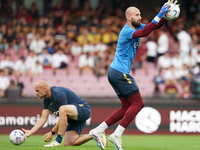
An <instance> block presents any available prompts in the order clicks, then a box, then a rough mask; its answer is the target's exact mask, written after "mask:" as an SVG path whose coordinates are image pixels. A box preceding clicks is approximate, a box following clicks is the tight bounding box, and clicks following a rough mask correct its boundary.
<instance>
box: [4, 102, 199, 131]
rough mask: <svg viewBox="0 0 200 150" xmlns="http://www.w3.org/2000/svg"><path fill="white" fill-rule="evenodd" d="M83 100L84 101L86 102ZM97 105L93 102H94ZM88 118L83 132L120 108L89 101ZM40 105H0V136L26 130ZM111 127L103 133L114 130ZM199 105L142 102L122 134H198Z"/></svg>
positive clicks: (48, 124) (50, 120)
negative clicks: (16, 130)
mask: <svg viewBox="0 0 200 150" xmlns="http://www.w3.org/2000/svg"><path fill="white" fill-rule="evenodd" d="M86 101H87V100H86ZM96 102H97V101H96ZM88 103H89V104H90V106H91V110H92V115H91V118H90V119H88V120H87V122H86V126H85V128H84V130H83V133H84V134H85V133H88V132H89V130H90V129H92V128H94V127H96V126H97V125H99V124H100V123H101V122H102V121H103V120H105V119H106V118H107V117H108V116H109V115H110V114H111V113H112V112H113V111H115V110H116V109H118V108H120V106H121V105H120V104H119V103H117V101H114V103H112V102H103V101H101V102H100V101H99V103H94V102H90V100H88ZM42 109H43V106H42V103H6V102H2V103H0V134H9V133H10V132H11V131H12V130H14V129H21V128H25V129H30V128H31V127H32V126H33V125H35V123H36V122H37V120H38V119H39V118H40V115H41V112H42ZM58 119H59V117H57V116H55V115H54V114H50V115H49V118H48V120H47V122H46V124H45V125H44V126H43V128H42V129H40V130H39V131H38V132H36V134H44V133H46V132H48V131H51V129H52V127H53V126H54V125H55V124H56V122H57V121H58ZM116 126H117V124H116V125H113V126H111V127H110V128H109V129H108V130H107V131H106V133H107V134H110V133H112V132H113V131H114V129H115V128H116ZM199 133H200V102H199V101H198V100H197V101H193V100H191V101H189V100H188V101H186V100H180V101H174V100H170V101H168V100H167V101H163V100H162V101H160V102H155V101H153V100H149V101H145V107H144V108H143V109H142V110H141V111H140V112H139V114H138V115H137V116H136V118H135V120H133V121H132V123H131V124H130V125H129V126H128V128H127V129H126V130H125V133H124V134H199Z"/></svg>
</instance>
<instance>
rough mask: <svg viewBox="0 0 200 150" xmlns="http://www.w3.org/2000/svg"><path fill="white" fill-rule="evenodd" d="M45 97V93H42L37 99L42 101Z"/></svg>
mask: <svg viewBox="0 0 200 150" xmlns="http://www.w3.org/2000/svg"><path fill="white" fill-rule="evenodd" d="M46 95H47V93H46V92H43V93H42V94H41V95H38V99H43V98H45V97H46Z"/></svg>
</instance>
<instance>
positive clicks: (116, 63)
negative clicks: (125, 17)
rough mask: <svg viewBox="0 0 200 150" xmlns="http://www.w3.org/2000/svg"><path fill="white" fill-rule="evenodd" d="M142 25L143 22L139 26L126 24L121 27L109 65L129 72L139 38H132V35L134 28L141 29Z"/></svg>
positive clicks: (143, 25)
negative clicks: (134, 26) (132, 26)
mask: <svg viewBox="0 0 200 150" xmlns="http://www.w3.org/2000/svg"><path fill="white" fill-rule="evenodd" d="M144 27H145V24H141V27H139V28H137V29H133V28H131V27H130V26H129V25H128V24H126V25H125V26H124V27H123V28H122V30H121V32H120V34H119V38H118V43H117V49H116V52H115V56H114V58H113V62H112V63H111V65H110V67H112V68H114V69H116V70H118V71H120V72H122V73H126V74H129V73H130V68H131V65H132V62H133V59H134V58H135V55H136V52H137V49H138V46H139V44H140V38H135V39H133V38H132V36H133V33H134V32H135V31H136V30H139V29H143V28H144Z"/></svg>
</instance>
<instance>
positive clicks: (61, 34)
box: [54, 26, 66, 43]
mask: <svg viewBox="0 0 200 150" xmlns="http://www.w3.org/2000/svg"><path fill="white" fill-rule="evenodd" d="M54 39H55V43H60V42H62V43H66V33H65V30H64V28H63V26H58V27H57V28H56V32H55V34H54Z"/></svg>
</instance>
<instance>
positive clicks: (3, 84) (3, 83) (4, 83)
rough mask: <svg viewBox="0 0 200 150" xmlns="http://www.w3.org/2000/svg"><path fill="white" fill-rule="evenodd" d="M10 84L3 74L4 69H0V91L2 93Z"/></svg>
mask: <svg viewBox="0 0 200 150" xmlns="http://www.w3.org/2000/svg"><path fill="white" fill-rule="evenodd" d="M9 85H10V81H9V79H8V77H7V76H5V73H4V70H2V69H0V92H1V94H0V95H2V94H3V92H4V91H5V90H6V89H7V88H8V86H9Z"/></svg>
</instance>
